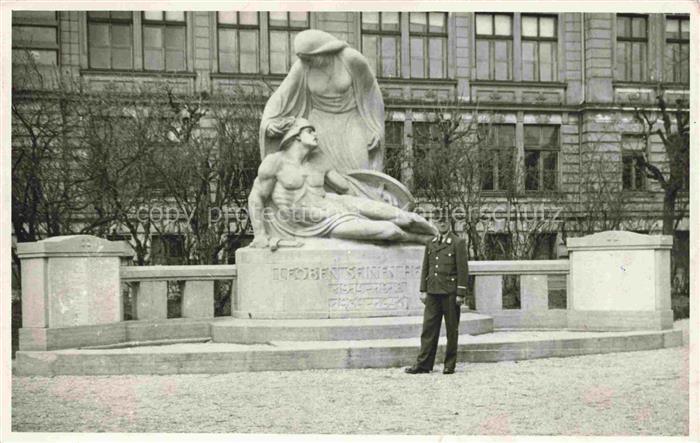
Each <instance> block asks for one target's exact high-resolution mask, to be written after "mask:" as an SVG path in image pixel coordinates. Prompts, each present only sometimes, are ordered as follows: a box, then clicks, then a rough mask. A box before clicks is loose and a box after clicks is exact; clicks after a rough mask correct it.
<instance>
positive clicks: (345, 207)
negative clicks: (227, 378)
mask: <svg viewBox="0 0 700 443" xmlns="http://www.w3.org/2000/svg"><path fill="white" fill-rule="evenodd" d="M294 48H295V52H296V54H297V56H298V57H299V59H298V60H297V61H296V62H295V64H294V66H293V67H292V68H291V70H290V71H289V74H288V75H287V77H286V78H285V80H284V81H283V82H282V84H281V85H280V87H279V88H278V89H277V91H275V93H274V94H273V95H272V96H271V97H270V99H269V101H268V103H267V105H266V106H265V111H264V112H263V117H262V121H261V125H260V151H261V156H262V157H263V158H262V163H261V165H260V168H259V170H258V176H257V178H256V181H255V184H254V186H253V190H252V191H251V195H250V198H249V213H250V217H251V222H252V225H253V230H254V235H255V239H254V241H253V243H252V244H251V245H250V246H249V247H247V248H242V249H239V250H238V251H237V252H236V265H237V269H238V283H237V284H238V290H237V291H236V297H235V299H234V300H233V309H232V311H233V312H232V314H233V315H234V316H236V317H244V318H332V317H370V316H401V315H418V314H420V312H421V311H422V309H421V308H422V305H421V304H420V301H419V298H418V281H419V276H420V271H421V264H422V254H423V247H422V243H424V242H425V241H427V240H428V239H430V238H432V237H433V236H434V235H435V234H436V232H437V230H436V229H435V227H434V226H433V225H432V224H431V223H429V222H428V221H427V220H425V219H424V218H423V217H420V216H419V215H417V214H415V213H412V212H409V211H407V209H408V208H410V207H411V206H412V203H413V197H412V196H411V194H410V192H409V191H408V190H407V189H406V188H405V187H404V186H403V185H402V184H401V183H400V182H398V181H396V180H394V179H393V178H391V177H389V176H387V175H385V174H383V173H381V169H382V165H383V139H384V104H383V101H382V97H381V93H380V91H379V87H378V85H377V81H376V78H375V77H374V74H373V73H372V71H371V70H370V68H369V64H368V63H367V60H366V59H365V58H364V57H363V56H362V54H360V53H359V52H357V51H356V50H354V49H352V48H350V47H349V46H348V44H347V43H345V42H342V41H340V40H338V39H336V38H335V37H333V36H332V35H330V34H328V33H325V32H323V31H319V30H307V31H303V32H301V33H299V34H298V35H297V37H296V38H295V41H294Z"/></svg>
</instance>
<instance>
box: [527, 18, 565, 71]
mask: <svg viewBox="0 0 700 443" xmlns="http://www.w3.org/2000/svg"><path fill="white" fill-rule="evenodd" d="M526 17H534V18H536V19H537V35H536V36H526V35H524V34H523V19H524V18H526ZM542 18H551V19H553V20H554V33H553V34H554V35H553V36H552V37H542V36H541V35H540V34H541V31H540V22H541V19H542ZM524 42H535V47H536V52H535V55H536V57H537V59H536V60H535V61H534V65H535V77H534V78H533V79H531V80H524V81H534V82H538V83H549V82H557V81H558V80H559V60H558V59H559V56H558V55H559V17H558V16H557V15H556V14H530V13H524V14H521V15H520V54H521V55H520V64H521V66H520V71H521V77H523V78H524V73H525V69H524V65H525V60H524V57H523V53H524V51H523V43H524ZM542 42H549V43H553V47H552V78H551V80H542V79H541V78H542V75H541V72H540V71H541V66H540V60H541V59H542V57H541V45H540V43H542Z"/></svg>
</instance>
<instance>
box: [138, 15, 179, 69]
mask: <svg viewBox="0 0 700 443" xmlns="http://www.w3.org/2000/svg"><path fill="white" fill-rule="evenodd" d="M142 28H143V37H142V38H143V68H144V70H146V71H184V70H186V58H185V53H186V42H185V35H186V27H185V13H184V12H183V11H144V12H143V25H142Z"/></svg>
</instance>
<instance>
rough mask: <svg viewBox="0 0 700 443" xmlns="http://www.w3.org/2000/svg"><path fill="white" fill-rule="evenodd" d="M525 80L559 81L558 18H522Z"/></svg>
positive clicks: (528, 16)
mask: <svg viewBox="0 0 700 443" xmlns="http://www.w3.org/2000/svg"><path fill="white" fill-rule="evenodd" d="M521 31H522V32H521V34H522V43H521V44H522V60H523V64H522V66H523V80H530V81H539V82H551V81H555V80H556V79H557V18H556V17H553V16H544V15H523V16H522V18H521Z"/></svg>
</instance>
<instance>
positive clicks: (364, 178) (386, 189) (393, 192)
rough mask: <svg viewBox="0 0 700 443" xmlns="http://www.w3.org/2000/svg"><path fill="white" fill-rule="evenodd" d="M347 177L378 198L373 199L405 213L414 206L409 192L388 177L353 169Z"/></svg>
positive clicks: (375, 172)
mask: <svg viewBox="0 0 700 443" xmlns="http://www.w3.org/2000/svg"><path fill="white" fill-rule="evenodd" d="M347 175H348V176H349V177H352V178H354V179H355V180H357V181H359V182H360V183H362V184H363V185H365V187H368V188H370V190H371V191H372V192H373V193H374V194H376V196H377V197H378V198H375V199H379V200H383V201H385V202H387V203H389V204H391V205H393V206H396V207H398V208H401V209H403V210H405V211H412V210H413V208H414V207H415V205H416V201H415V199H414V198H413V195H412V194H411V191H409V190H408V188H406V186H404V184H403V183H401V182H400V181H398V180H396V179H395V178H394V177H392V176H390V175H387V174H384V173H383V172H379V171H373V170H370V169H355V170H352V171H349V172H348V173H347Z"/></svg>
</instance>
